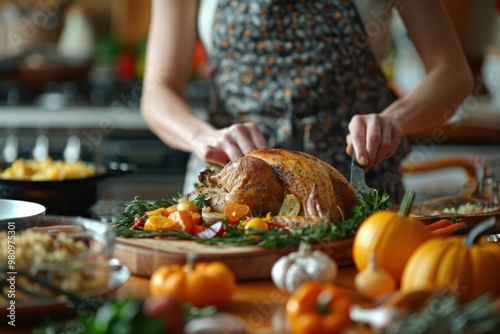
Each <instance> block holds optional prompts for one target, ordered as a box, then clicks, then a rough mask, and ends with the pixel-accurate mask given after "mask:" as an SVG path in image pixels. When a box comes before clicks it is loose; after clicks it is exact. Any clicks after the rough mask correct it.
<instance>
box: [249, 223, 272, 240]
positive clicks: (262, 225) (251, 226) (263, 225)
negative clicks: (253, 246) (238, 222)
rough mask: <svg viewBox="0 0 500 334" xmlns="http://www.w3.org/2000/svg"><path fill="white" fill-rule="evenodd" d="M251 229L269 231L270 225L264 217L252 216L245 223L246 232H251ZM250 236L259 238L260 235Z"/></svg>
mask: <svg viewBox="0 0 500 334" xmlns="http://www.w3.org/2000/svg"><path fill="white" fill-rule="evenodd" d="M250 230H260V231H268V230H269V225H267V222H266V221H265V220H264V219H262V218H251V219H250V220H248V221H247V222H246V224H245V234H249V231H250ZM250 238H252V239H258V238H260V236H259V235H250Z"/></svg>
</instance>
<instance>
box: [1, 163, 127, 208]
mask: <svg viewBox="0 0 500 334" xmlns="http://www.w3.org/2000/svg"><path fill="white" fill-rule="evenodd" d="M88 164H90V165H93V166H95V168H96V171H97V172H96V174H95V175H94V176H91V177H87V178H81V179H67V180H61V181H26V180H9V179H0V198H6V199H18V200H24V201H30V202H35V203H39V204H42V205H43V206H45V208H46V209H47V214H57V215H73V216H75V215H85V214H88V209H89V208H90V207H91V206H92V205H93V204H95V203H96V202H97V200H98V199H99V197H100V195H101V193H102V189H103V181H104V180H106V179H108V178H110V177H116V176H122V175H128V174H132V173H134V170H135V168H134V167H133V166H131V165H128V164H124V163H120V164H118V163H110V164H108V165H107V166H104V165H100V164H96V163H90V162H88Z"/></svg>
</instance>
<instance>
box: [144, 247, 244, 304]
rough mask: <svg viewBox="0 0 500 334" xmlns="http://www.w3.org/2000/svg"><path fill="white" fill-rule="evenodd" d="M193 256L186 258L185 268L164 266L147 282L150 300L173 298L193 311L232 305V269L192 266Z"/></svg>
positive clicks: (214, 264)
mask: <svg viewBox="0 0 500 334" xmlns="http://www.w3.org/2000/svg"><path fill="white" fill-rule="evenodd" d="M194 258H195V256H194V255H193V254H188V259H187V263H186V265H184V266H179V265H176V264H172V265H163V266H161V267H159V268H158V269H156V270H155V271H154V272H153V274H152V275H151V278H150V280H149V290H150V293H151V295H152V296H175V297H178V298H180V299H181V300H183V301H186V302H189V303H192V304H193V305H194V306H196V307H204V306H209V305H215V306H222V305H224V304H227V303H228V302H230V301H231V299H232V296H233V294H234V290H235V288H236V279H235V276H234V273H233V272H232V271H231V269H230V268H229V267H228V266H227V265H225V264H224V263H222V262H219V261H213V262H204V263H196V264H194Z"/></svg>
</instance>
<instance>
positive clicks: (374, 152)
mask: <svg viewBox="0 0 500 334" xmlns="http://www.w3.org/2000/svg"><path fill="white" fill-rule="evenodd" d="M401 136H402V132H401V128H400V126H399V125H398V124H397V123H396V122H395V121H394V120H391V119H389V118H386V117H383V116H380V115H378V114H368V115H355V116H354V117H353V118H352V119H351V122H350V123H349V134H348V135H347V149H346V151H347V154H349V155H351V154H352V150H353V149H354V151H355V152H356V158H357V160H358V163H359V164H360V165H361V166H363V167H365V169H366V170H368V169H370V168H371V167H373V166H376V165H378V164H379V163H381V162H382V161H383V160H385V159H387V158H389V157H391V156H392V155H393V154H394V152H396V149H397V148H398V146H399V144H400V142H401Z"/></svg>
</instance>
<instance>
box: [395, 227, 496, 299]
mask: <svg viewBox="0 0 500 334" xmlns="http://www.w3.org/2000/svg"><path fill="white" fill-rule="evenodd" d="M492 226H494V221H493V220H492V222H485V223H481V224H479V225H477V226H476V227H474V228H473V229H472V230H471V232H470V233H469V235H468V236H467V238H465V237H463V236H450V237H447V238H445V239H441V238H437V239H432V240H429V241H427V242H425V243H424V244H422V245H421V246H420V247H419V248H418V249H417V250H416V251H415V252H414V253H413V255H412V256H411V257H410V259H409V260H408V263H407V265H406V267H405V270H404V272H403V277H402V281H401V289H403V290H415V289H422V288H424V289H438V288H441V287H448V288H452V289H456V290H457V292H458V293H459V294H460V295H459V300H460V301H461V302H466V301H469V300H471V299H473V298H475V297H477V296H479V295H481V294H483V293H485V292H488V291H490V292H492V293H493V294H495V295H500V245H499V244H498V243H494V242H487V241H480V235H481V234H483V233H484V232H485V231H487V230H489V229H490V228H491V227H492Z"/></svg>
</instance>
